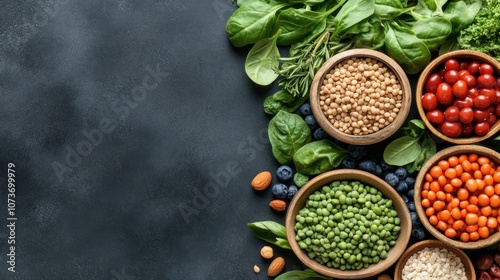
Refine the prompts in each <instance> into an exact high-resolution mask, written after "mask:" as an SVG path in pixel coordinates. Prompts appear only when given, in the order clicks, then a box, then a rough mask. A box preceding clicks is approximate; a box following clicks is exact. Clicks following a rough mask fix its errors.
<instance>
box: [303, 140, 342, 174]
mask: <svg viewBox="0 0 500 280" xmlns="http://www.w3.org/2000/svg"><path fill="white" fill-rule="evenodd" d="M347 154H348V153H347V151H346V150H345V149H343V148H341V147H339V146H337V145H335V144H334V143H333V142H331V141H329V140H326V139H325V140H320V141H314V142H311V143H309V144H306V145H304V146H303V147H302V148H300V149H299V150H298V151H297V152H296V153H295V154H294V155H293V162H294V163H295V167H296V168H297V172H300V173H302V174H305V175H316V174H320V173H323V172H325V171H328V170H331V169H333V168H335V167H337V166H339V164H340V163H341V162H342V160H343V159H344V158H345V157H346V156H347Z"/></svg>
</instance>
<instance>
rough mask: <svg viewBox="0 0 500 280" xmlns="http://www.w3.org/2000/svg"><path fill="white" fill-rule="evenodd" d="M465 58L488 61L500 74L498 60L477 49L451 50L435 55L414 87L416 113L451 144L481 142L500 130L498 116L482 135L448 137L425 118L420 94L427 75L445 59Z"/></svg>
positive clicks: (427, 125)
mask: <svg viewBox="0 0 500 280" xmlns="http://www.w3.org/2000/svg"><path fill="white" fill-rule="evenodd" d="M457 56H458V57H459V58H466V59H477V60H480V61H483V62H488V63H490V64H491V65H492V66H493V68H494V69H495V72H496V73H497V75H499V76H500V62H499V61H497V60H496V59H494V58H493V57H491V56H489V55H487V54H485V53H482V52H478V51H473V50H456V51H452V52H448V53H445V54H443V55H440V56H438V57H436V58H435V59H434V60H432V61H431V62H430V63H429V64H428V65H427V66H426V67H425V68H424V69H423V70H422V72H421V73H420V76H419V78H418V80H417V86H416V89H415V100H416V102H415V103H417V111H418V114H419V115H420V118H421V119H422V121H423V122H424V123H425V126H426V127H427V128H428V129H429V130H430V131H431V132H432V134H434V135H436V136H437V137H439V138H441V139H443V140H445V141H447V142H449V143H452V144H458V145H465V144H474V143H477V142H481V141H483V140H486V139H488V138H490V137H491V136H493V135H495V134H496V133H497V132H498V131H499V130H500V118H498V120H497V122H496V123H495V124H494V125H492V126H491V127H490V131H489V132H488V134H486V135H483V136H472V137H462V138H460V137H459V138H453V137H448V136H446V135H444V134H443V133H441V132H440V131H439V130H437V129H436V128H435V127H434V125H432V124H431V123H430V122H429V120H428V119H427V117H426V115H425V110H424V108H423V107H422V102H421V99H422V96H423V90H424V85H425V81H426V79H427V77H428V76H429V75H430V74H431V73H433V72H434V70H436V69H437V68H438V67H439V66H441V65H442V64H443V63H444V62H445V61H446V60H447V59H450V58H456V57H457Z"/></svg>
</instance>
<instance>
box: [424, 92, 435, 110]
mask: <svg viewBox="0 0 500 280" xmlns="http://www.w3.org/2000/svg"><path fill="white" fill-rule="evenodd" d="M437 106H438V100H437V97H436V95H435V94H434V93H431V92H428V93H426V94H424V95H423V96H422V107H424V109H425V110H427V111H432V110H434V109H436V108H437Z"/></svg>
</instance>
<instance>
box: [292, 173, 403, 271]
mask: <svg viewBox="0 0 500 280" xmlns="http://www.w3.org/2000/svg"><path fill="white" fill-rule="evenodd" d="M339 180H352V181H360V182H362V183H365V184H368V185H370V186H372V187H375V188H377V189H378V190H379V191H380V192H381V193H382V194H383V195H384V196H385V197H386V198H389V199H391V200H392V202H393V207H394V209H395V210H396V211H397V213H398V217H399V218H400V220H401V224H400V227H401V230H400V232H399V237H398V239H397V240H396V245H395V246H394V247H392V248H391V249H390V250H389V252H388V255H387V258H386V259H383V260H380V261H379V262H378V263H376V264H372V265H370V266H369V267H367V268H363V269H360V270H340V269H336V268H329V267H327V266H326V265H322V264H319V263H318V262H316V261H314V260H312V259H311V258H309V256H308V255H307V253H306V252H305V251H304V250H302V249H301V248H300V247H299V245H298V243H297V241H296V239H295V235H296V233H295V228H294V227H295V217H296V216H297V214H298V212H299V210H300V209H302V208H303V207H304V204H305V203H306V201H307V199H308V198H309V195H311V194H312V193H313V192H314V191H316V190H319V189H321V188H322V187H323V186H326V185H328V184H330V183H331V182H333V181H339ZM286 235H287V239H288V242H289V243H290V246H291V247H292V250H293V252H294V253H295V255H296V256H297V257H298V258H299V259H300V260H301V261H302V262H303V263H304V264H305V265H307V266H308V267H309V268H311V269H312V270H315V271H316V272H318V273H320V274H323V275H326V276H329V277H333V278H336V279H361V278H367V277H371V276H374V275H377V274H380V273H382V272H383V271H385V270H386V269H388V268H389V267H390V266H391V265H393V264H394V263H395V262H396V261H397V260H398V259H399V257H400V256H401V254H403V252H404V250H405V249H406V246H407V245H408V241H409V239H410V235H411V218H410V212H409V211H408V208H407V206H406V204H405V203H404V201H403V199H401V197H400V196H399V194H398V193H397V192H396V191H395V190H394V189H393V188H392V187H391V186H389V185H388V184H387V183H386V182H384V181H383V180H382V179H380V178H378V177H377V176H375V175H373V174H370V173H368V172H365V171H360V170H354V169H338V170H333V171H329V172H326V173H323V174H321V175H318V176H316V177H314V178H313V179H312V180H311V181H309V182H308V183H307V184H306V185H304V186H303V187H302V188H300V190H299V192H298V193H297V194H296V195H295V197H294V198H293V200H292V201H291V203H290V205H289V207H288V211H287V213H286Z"/></svg>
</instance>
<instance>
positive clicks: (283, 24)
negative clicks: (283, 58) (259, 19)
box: [276, 8, 328, 45]
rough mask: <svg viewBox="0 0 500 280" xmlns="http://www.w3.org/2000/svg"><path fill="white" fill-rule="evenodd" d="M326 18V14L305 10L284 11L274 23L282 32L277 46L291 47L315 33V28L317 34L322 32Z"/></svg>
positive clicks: (291, 9)
mask: <svg viewBox="0 0 500 280" xmlns="http://www.w3.org/2000/svg"><path fill="white" fill-rule="evenodd" d="M327 16H328V14H327V13H324V12H316V11H311V10H307V9H293V8H290V9H286V10H284V11H283V12H281V13H280V15H279V16H278V21H277V23H276V25H277V27H278V28H281V29H282V30H283V33H282V34H281V35H280V37H279V38H278V44H280V45H291V44H293V43H295V42H297V41H299V40H301V39H303V38H304V37H305V36H306V35H308V34H309V33H311V32H313V31H316V28H317V27H318V30H319V33H321V32H323V30H324V29H325V27H326V17H327ZM321 29H323V30H321ZM316 32H318V31H316Z"/></svg>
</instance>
